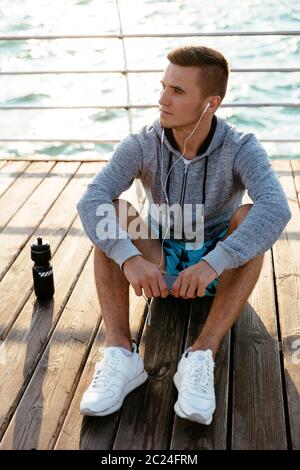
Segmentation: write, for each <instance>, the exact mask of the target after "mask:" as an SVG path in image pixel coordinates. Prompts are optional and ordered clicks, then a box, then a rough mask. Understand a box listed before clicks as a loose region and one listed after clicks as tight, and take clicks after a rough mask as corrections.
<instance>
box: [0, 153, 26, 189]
mask: <svg viewBox="0 0 300 470" xmlns="http://www.w3.org/2000/svg"><path fill="white" fill-rule="evenodd" d="M29 164H30V162H20V161H13V162H8V163H6V164H5V165H3V167H2V168H1V170H0V197H1V196H2V194H4V193H5V191H6V190H7V189H8V188H9V187H10V185H11V184H13V182H14V181H15V179H16V178H18V177H19V176H20V175H21V174H22V173H23V171H24V170H25V169H26V168H27V167H28V165H29Z"/></svg>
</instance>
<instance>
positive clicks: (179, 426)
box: [170, 297, 230, 450]
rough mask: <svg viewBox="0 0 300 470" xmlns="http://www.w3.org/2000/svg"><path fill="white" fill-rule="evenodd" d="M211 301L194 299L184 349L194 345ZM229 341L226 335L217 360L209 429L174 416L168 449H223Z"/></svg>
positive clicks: (225, 424) (225, 433)
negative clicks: (214, 406)
mask: <svg viewBox="0 0 300 470" xmlns="http://www.w3.org/2000/svg"><path fill="white" fill-rule="evenodd" d="M212 300H213V299H212V298H210V297H204V298H203V299H195V300H194V301H193V303H192V310H191V318H190V322H189V325H188V333H187V339H186V342H185V348H184V349H187V348H188V347H189V346H191V345H192V344H193V342H194V341H195V339H196V338H197V336H198V335H199V333H200V331H201V330H202V328H203V326H204V323H205V320H206V318H207V316H208V314H209V310H210V307H211V304H212ZM229 338H230V334H228V335H226V337H225V338H224V339H223V341H222V344H221V346H220V348H219V351H218V353H217V357H216V368H215V392H216V404H217V405H216V411H215V414H214V417H213V422H212V424H211V425H210V426H205V425H201V424H198V423H194V422H192V421H189V420H185V419H181V418H179V417H177V416H176V418H175V422H174V427H173V434H172V439H171V446H170V448H171V449H181V450H196V449H218V450H222V449H226V440H227V414H228V387H229V350H230V348H229Z"/></svg>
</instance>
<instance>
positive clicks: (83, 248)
mask: <svg viewBox="0 0 300 470" xmlns="http://www.w3.org/2000/svg"><path fill="white" fill-rule="evenodd" d="M102 165H103V163H100V162H80V161H77V162H76V161H74V162H70V161H69V162H65V161H60V162H57V161H45V162H44V161H30V160H28V159H27V160H15V161H0V341H1V342H0V449H54V450H56V449H155V450H163V449H176V450H186V449H288V448H289V449H300V396H299V392H300V213H299V203H300V161H283V160H274V161H273V162H272V166H273V168H274V169H275V171H276V172H277V174H278V176H279V178H280V181H281V183H282V185H283V187H284V190H285V192H286V194H287V197H288V200H289V204H290V208H291V210H292V214H293V216H292V219H291V221H290V222H289V224H288V226H287V227H286V229H285V231H284V232H283V233H282V235H281V237H280V239H279V240H278V241H277V242H276V244H275V245H274V246H273V248H272V249H271V250H269V251H268V252H267V253H266V256H265V261H264V266H263V270H262V273H261V276H260V279H259V282H258V283H257V285H256V287H255V290H254V291H253V293H252V295H251V297H250V298H249V300H248V302H247V304H246V306H245V308H244V310H243V312H242V314H241V316H240V318H239V320H238V321H237V323H236V324H235V326H234V327H233V328H232V330H231V332H230V334H228V336H227V337H226V338H225V339H224V341H223V343H222V346H221V348H220V351H219V354H218V356H217V360H216V369H215V384H216V398H217V410H216V413H215V415H214V420H213V423H212V424H211V425H210V426H203V425H199V424H196V423H192V422H190V421H187V420H182V419H180V418H178V417H177V416H176V415H175V414H174V410H173V406H174V402H175V400H176V389H175V387H174V385H173V375H174V373H175V371H176V367H177V363H178V360H179V358H180V356H181V354H182V352H183V350H184V349H185V348H186V347H187V346H189V345H190V344H191V342H192V341H193V339H194V338H195V337H196V336H197V334H198V332H199V331H200V329H201V326H202V325H203V322H204V320H205V316H206V315H207V313H208V311H209V307H210V302H211V300H210V299H209V298H204V299H197V300H195V301H184V300H179V301H178V300H175V299H173V298H172V297H169V298H168V299H165V300H163V299H156V300H155V301H154V302H153V307H152V310H153V311H152V322H151V325H150V326H148V325H147V324H146V313H147V312H146V310H145V301H144V299H143V298H141V297H136V296H135V294H134V292H133V291H132V290H131V310H130V324H131V329H132V334H133V337H134V338H135V339H136V341H137V343H138V344H139V345H140V351H141V354H142V356H143V357H144V362H145V367H146V369H147V371H148V374H149V380H148V381H147V382H146V383H145V384H144V385H143V386H141V387H140V388H138V389H136V390H135V391H133V392H132V393H131V394H130V395H129V396H128V397H127V398H126V400H125V402H124V405H123V407H122V409H121V410H120V411H119V412H117V413H114V414H113V415H110V416H107V417H104V418H90V417H83V416H81V415H80V413H79V403H80V400H81V397H82V394H83V392H84V390H85V389H86V387H87V385H88V384H89V382H90V380H91V376H92V373H93V369H94V364H95V362H96V361H97V360H99V358H100V353H99V352H98V349H99V347H101V346H104V335H105V331H104V325H103V322H102V320H101V310H100V307H99V304H98V299H97V296H96V290H95V284H94V279H93V249H92V244H91V242H90V240H89V239H88V238H87V236H86V235H85V233H84V231H83V229H82V227H81V223H80V220H79V217H78V214H77V212H76V203H77V202H78V200H79V198H80V196H81V194H82V193H83V191H84V188H85V187H86V185H87V184H88V182H89V181H90V180H91V179H92V177H93V176H94V175H95V173H96V172H98V171H99V170H100V169H101V167H102ZM130 194H131V195H130ZM127 195H129V199H130V200H131V201H133V200H137V199H136V196H135V193H134V191H132V190H131V193H130V190H129V192H128V194H127ZM132 198H133V199H132ZM37 236H42V237H45V238H46V239H47V240H48V241H49V242H50V245H51V249H52V255H53V259H52V264H53V268H54V278H55V288H56V291H55V296H54V299H53V300H52V301H50V302H48V303H47V304H44V305H41V304H39V302H37V301H36V298H35V295H34V292H33V285H32V272H31V269H32V264H33V263H32V261H31V259H30V246H31V243H32V242H33V241H34V240H35V239H36V237H37ZM107 288H108V289H109V280H108V285H107ZM115 295H116V293H115V292H111V296H112V298H113V297H114V296H115ZM232 295H234V292H233V293H232Z"/></svg>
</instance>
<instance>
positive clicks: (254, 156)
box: [203, 134, 292, 276]
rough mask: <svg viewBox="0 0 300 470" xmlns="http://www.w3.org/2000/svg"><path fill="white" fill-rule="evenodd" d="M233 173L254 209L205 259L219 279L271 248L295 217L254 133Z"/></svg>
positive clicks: (239, 157)
mask: <svg viewBox="0 0 300 470" xmlns="http://www.w3.org/2000/svg"><path fill="white" fill-rule="evenodd" d="M233 171H234V178H237V179H238V180H240V181H241V183H242V185H243V186H244V188H245V189H247V190H248V194H249V196H250V198H251V199H252V201H253V206H252V208H251V210H250V212H249V213H248V215H247V217H246V218H245V219H244V220H243V222H242V223H241V224H240V225H239V226H238V228H237V229H236V230H235V231H234V232H233V233H232V234H231V235H229V236H228V237H227V238H226V240H224V241H223V242H218V243H217V245H216V247H215V249H214V250H212V251H211V252H210V253H208V254H207V255H206V256H204V257H203V260H205V261H207V263H208V264H209V265H210V266H211V267H212V268H213V269H214V270H215V271H216V272H217V274H218V276H220V275H221V274H222V272H223V271H224V270H225V269H230V268H238V267H239V266H242V265H244V264H245V263H247V262H248V261H249V260H251V259H253V258H255V257H256V256H259V255H261V254H263V253H264V252H265V251H267V250H268V249H269V248H271V246H272V245H273V244H274V243H275V242H276V240H277V239H278V238H279V236H280V234H281V233H282V231H283V229H284V228H285V226H286V224H287V223H288V221H289V220H290V218H291V215H292V214H291V211H290V209H289V205H288V201H287V198H286V196H285V193H284V191H283V189H282V186H281V184H280V182H279V179H278V177H277V175H276V174H275V173H274V171H273V170H272V168H271V164H270V161H269V158H268V155H267V153H266V152H265V150H264V148H263V147H262V145H261V144H260V143H259V142H258V140H257V139H256V137H255V136H254V135H253V134H250V135H249V134H248V136H247V140H246V142H245V143H244V144H243V145H242V146H241V148H240V150H239V151H238V153H237V155H236V158H235V162H234V168H233Z"/></svg>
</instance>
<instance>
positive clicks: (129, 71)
mask: <svg viewBox="0 0 300 470" xmlns="http://www.w3.org/2000/svg"><path fill="white" fill-rule="evenodd" d="M116 8H117V15H118V20H119V33H118V34H97V35H94V34H90V35H76V34H72V35H17V36H12V35H9V36H4V35H2V36H0V41H17V40H22V41H23V40H39V41H41V40H47V41H49V40H61V39H80V40H83V39H118V40H121V41H122V50H123V61H124V65H123V68H122V69H112V70H111V69H106V70H104V69H100V70H99V69H95V70H38V71H36V70H32V71H13V70H7V71H6V70H2V71H0V76H5V75H6V76H9V75H11V76H13V75H21V76H23V75H43V74H55V75H62V74H122V75H124V77H125V79H126V103H124V104H117V105H113V104H111V105H110V104H107V105H101V104H86V105H76V104H74V105H59V104H58V105H48V106H31V105H28V106H6V105H1V106H0V110H1V111H2V110H6V111H11V110H22V111H26V110H61V109H103V110H106V109H124V110H126V111H127V117H128V126H129V131H130V132H131V131H132V127H133V126H132V121H133V120H132V109H149V108H158V104H146V103H145V104H134V103H131V99H130V86H129V80H128V75H129V74H137V73H161V72H163V70H162V69H149V68H148V69H147V68H146V69H128V67H127V55H126V44H125V39H137V38H139V39H147V38H183V37H229V36H238V37H241V36H299V35H300V31H298V30H295V31H286V30H282V31H224V32H201V33H200V32H191V33H168V34H166V33H151V34H125V33H124V32H123V26H122V20H121V13H120V8H119V2H118V0H116ZM231 72H233V73H240V72H243V73H252V72H267V73H275V72H280V73H295V72H300V67H269V68H268V67H265V68H264V67H258V68H247V67H236V68H232V69H231ZM221 107H222V108H226V107H228V108H242V107H247V108H261V107H284V108H300V103H294V102H285V103H280V102H262V103H224V104H223V103H222V105H221ZM0 141H1V142H56V143H57V142H61V143H95V144H116V143H118V142H119V139H90V138H89V139H78V138H74V139H73V138H72V139H61V138H57V139H55V138H47V137H45V138H24V139H22V138H14V139H13V138H12V139H10V138H1V139H0ZM260 141H261V142H275V143H297V142H300V137H299V138H296V139H295V138H293V139H292V138H291V139H274V138H272V139H260Z"/></svg>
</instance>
